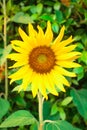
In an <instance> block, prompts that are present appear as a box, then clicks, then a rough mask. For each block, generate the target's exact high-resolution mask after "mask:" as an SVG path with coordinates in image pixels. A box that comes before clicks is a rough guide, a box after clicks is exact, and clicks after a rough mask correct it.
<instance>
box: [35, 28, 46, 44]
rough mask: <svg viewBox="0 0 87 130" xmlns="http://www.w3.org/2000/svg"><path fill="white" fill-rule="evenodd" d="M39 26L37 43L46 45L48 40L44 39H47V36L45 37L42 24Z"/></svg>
mask: <svg viewBox="0 0 87 130" xmlns="http://www.w3.org/2000/svg"><path fill="white" fill-rule="evenodd" d="M37 28H38V31H39V32H38V34H37V38H36V39H37V44H38V45H46V42H45V41H44V40H45V37H44V32H43V30H42V28H41V27H40V26H37Z"/></svg>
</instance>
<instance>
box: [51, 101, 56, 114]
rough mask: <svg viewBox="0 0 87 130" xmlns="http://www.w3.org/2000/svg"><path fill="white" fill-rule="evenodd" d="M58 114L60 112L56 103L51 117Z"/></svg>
mask: <svg viewBox="0 0 87 130" xmlns="http://www.w3.org/2000/svg"><path fill="white" fill-rule="evenodd" d="M57 112H58V106H57V104H56V103H54V104H53V105H52V109H51V115H54V114H56V113H57Z"/></svg>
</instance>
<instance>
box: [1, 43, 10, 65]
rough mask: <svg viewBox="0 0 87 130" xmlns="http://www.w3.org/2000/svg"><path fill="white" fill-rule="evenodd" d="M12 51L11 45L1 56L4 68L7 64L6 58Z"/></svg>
mask: <svg viewBox="0 0 87 130" xmlns="http://www.w3.org/2000/svg"><path fill="white" fill-rule="evenodd" d="M11 50H12V46H11V45H8V46H7V47H6V48H5V49H4V51H3V54H2V56H1V60H0V65H1V66H3V64H4V63H5V61H6V58H7V55H8V54H9V53H10V52H11Z"/></svg>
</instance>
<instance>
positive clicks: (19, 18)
mask: <svg viewBox="0 0 87 130" xmlns="http://www.w3.org/2000/svg"><path fill="white" fill-rule="evenodd" d="M11 21H13V22H15V23H23V24H28V23H29V22H30V23H32V22H33V20H32V18H31V17H30V16H29V14H27V13H23V12H18V13H16V14H15V15H14V16H13V17H12V18H11Z"/></svg>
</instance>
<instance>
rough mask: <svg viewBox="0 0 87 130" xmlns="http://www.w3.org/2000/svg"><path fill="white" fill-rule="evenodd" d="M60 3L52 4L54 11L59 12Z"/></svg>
mask: <svg viewBox="0 0 87 130" xmlns="http://www.w3.org/2000/svg"><path fill="white" fill-rule="evenodd" d="M60 5H61V4H60V2H56V3H54V10H59V9H60Z"/></svg>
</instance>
